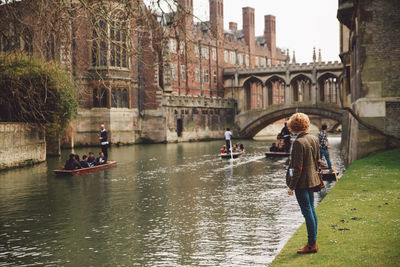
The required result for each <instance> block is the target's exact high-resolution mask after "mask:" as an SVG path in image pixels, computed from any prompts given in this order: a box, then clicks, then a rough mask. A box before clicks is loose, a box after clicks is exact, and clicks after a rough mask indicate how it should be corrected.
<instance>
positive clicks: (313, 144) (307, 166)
mask: <svg viewBox="0 0 400 267" xmlns="http://www.w3.org/2000/svg"><path fill="white" fill-rule="evenodd" d="M288 127H289V130H290V132H291V133H294V134H296V135H297V137H296V140H295V141H294V143H293V147H292V152H291V161H290V166H289V171H288V175H289V179H287V185H288V186H289V190H288V193H289V195H293V191H294V193H295V195H296V199H297V202H298V203H299V206H300V209H301V213H302V214H303V216H304V218H305V221H306V226H307V232H308V243H307V245H306V246H305V247H303V248H301V249H299V250H298V251H297V253H300V254H302V253H315V252H317V251H318V245H317V225H318V219H317V213H316V212H315V208H314V188H315V187H316V186H318V185H319V184H320V179H319V176H318V162H319V161H320V154H319V153H320V152H319V143H318V138H317V137H315V136H312V135H309V134H308V130H309V128H310V120H309V118H308V116H307V115H306V114H304V113H296V114H294V115H292V116H291V117H290V119H289V122H288Z"/></svg>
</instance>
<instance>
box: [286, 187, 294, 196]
mask: <svg viewBox="0 0 400 267" xmlns="http://www.w3.org/2000/svg"><path fill="white" fill-rule="evenodd" d="M287 192H288V194H289V196H293V190H292V189H290V188H289V190H288V191H287Z"/></svg>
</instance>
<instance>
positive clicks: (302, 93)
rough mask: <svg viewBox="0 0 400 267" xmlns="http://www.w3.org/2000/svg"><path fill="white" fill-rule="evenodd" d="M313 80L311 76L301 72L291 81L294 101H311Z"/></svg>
mask: <svg viewBox="0 0 400 267" xmlns="http://www.w3.org/2000/svg"><path fill="white" fill-rule="evenodd" d="M311 86H312V81H311V79H310V78H309V77H307V76H305V75H303V74H300V75H297V76H296V77H294V78H293V79H292V80H291V81H290V88H291V90H292V102H294V103H295V102H305V103H311Z"/></svg>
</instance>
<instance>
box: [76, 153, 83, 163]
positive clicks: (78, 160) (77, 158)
mask: <svg viewBox="0 0 400 267" xmlns="http://www.w3.org/2000/svg"><path fill="white" fill-rule="evenodd" d="M75 160H76V161H77V162H79V164H81V159H80V158H79V155H78V154H75ZM81 166H82V165H81Z"/></svg>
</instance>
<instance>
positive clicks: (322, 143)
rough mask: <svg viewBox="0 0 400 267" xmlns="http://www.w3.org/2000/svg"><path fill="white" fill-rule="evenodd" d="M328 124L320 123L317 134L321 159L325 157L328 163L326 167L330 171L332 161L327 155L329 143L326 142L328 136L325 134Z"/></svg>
mask: <svg viewBox="0 0 400 267" xmlns="http://www.w3.org/2000/svg"><path fill="white" fill-rule="evenodd" d="M327 128H328V126H327V125H326V124H322V127H321V131H320V132H319V134H318V140H319V151H320V153H321V159H322V158H323V157H325V160H326V163H327V164H328V169H329V171H330V172H332V162H331V157H330V155H329V148H330V147H329V144H328V136H327V135H326V130H327Z"/></svg>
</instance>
